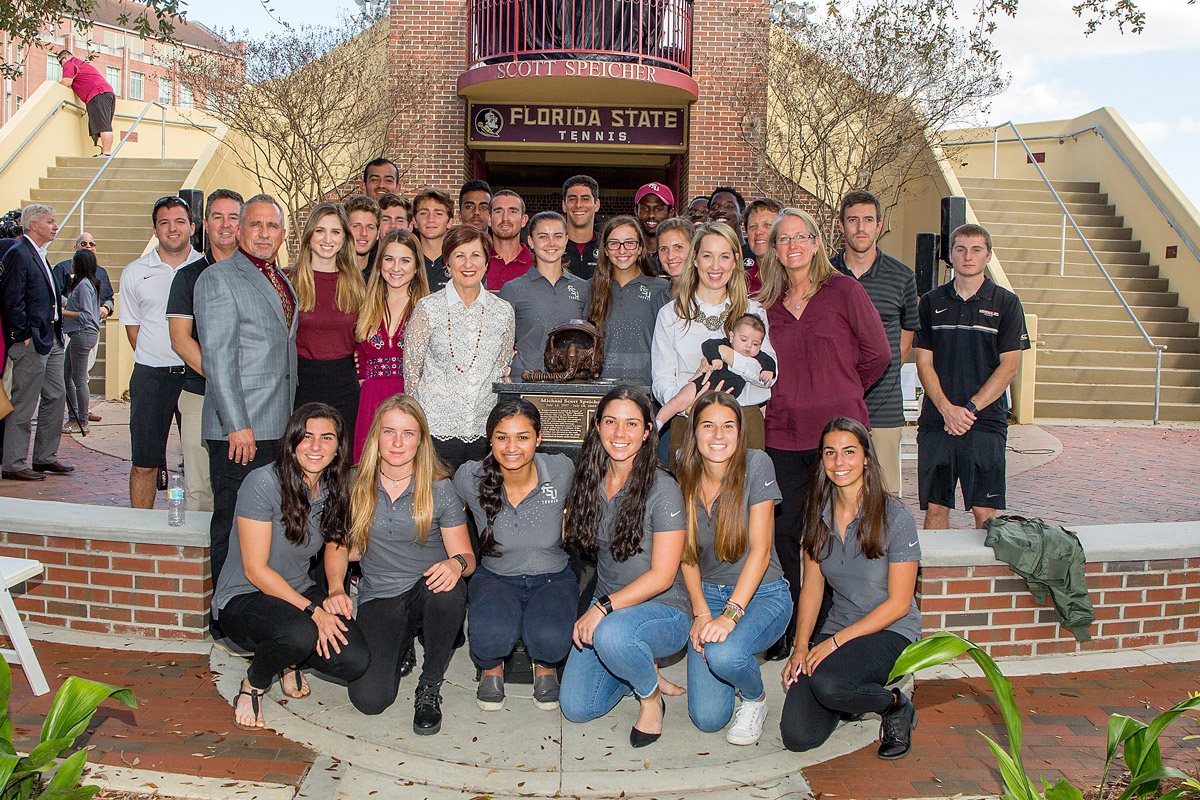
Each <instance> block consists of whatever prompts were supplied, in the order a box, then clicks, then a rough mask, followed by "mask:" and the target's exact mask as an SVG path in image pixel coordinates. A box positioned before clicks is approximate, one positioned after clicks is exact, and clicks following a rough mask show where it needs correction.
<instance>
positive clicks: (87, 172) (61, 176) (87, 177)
mask: <svg viewBox="0 0 1200 800" xmlns="http://www.w3.org/2000/svg"><path fill="white" fill-rule="evenodd" d="M191 171H192V168H191V166H190V165H185V166H179V167H159V166H144V167H122V168H120V169H118V168H116V167H109V168H108V169H106V170H104V172H103V174H101V175H100V180H102V181H103V180H106V179H107V178H108V176H109V175H126V176H129V177H130V178H135V179H137V180H144V181H148V180H155V179H159V180H176V178H178V180H181V181H182V180H183V179H184V178H186V177H187V176H188V173H189V172H191ZM99 172H100V170H99V168H97V167H94V166H93V167H50V168H49V169H47V170H46V179H47V180H53V181H83V184H84V186H86V185H87V184H88V183H90V182H91V180H92V178H95V177H96V174H97V173H99Z"/></svg>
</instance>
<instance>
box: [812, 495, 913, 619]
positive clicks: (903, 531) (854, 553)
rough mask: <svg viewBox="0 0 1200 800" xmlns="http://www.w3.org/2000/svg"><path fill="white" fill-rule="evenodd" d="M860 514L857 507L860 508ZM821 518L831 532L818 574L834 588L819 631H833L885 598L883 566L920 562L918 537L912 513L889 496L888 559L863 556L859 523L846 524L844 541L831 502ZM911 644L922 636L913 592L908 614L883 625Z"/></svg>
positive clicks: (859, 616)
mask: <svg viewBox="0 0 1200 800" xmlns="http://www.w3.org/2000/svg"><path fill="white" fill-rule="evenodd" d="M860 514H861V511H860ZM825 518H826V521H827V522H828V523H829V527H830V531H831V535H830V536H829V538H828V539H827V540H826V541H828V542H829V555H827V556H826V557H825V558H823V559H822V560H821V574H822V575H823V576H824V577H825V581H826V583H827V584H828V585H829V586H830V588H832V590H833V607H832V608H831V609H830V610H829V616H828V617H826V619H825V625H824V627H822V628H821V632H822V633H827V634H828V633H837V632H838V631H840V630H841V629H842V628H845V627H846V626H847V625H851V624H853V623H855V622H858V621H859V620H860V619H862V618H863V617H865V616H866V615H867V614H869V613H871V611H873V610H874V609H875V608H876V607H877V606H878V605H879V604H880V603H882V602H883V601H884V600H886V599H887V594H888V566H889V565H890V564H898V563H901V562H905V561H918V562H919V561H920V560H921V540H920V538H919V537H918V536H917V522H916V520H914V519H913V515H912V512H911V511H909V510H908V509H907V508H905V507H904V504H903V503H901V502H900V501H899V500H897V499H896V498H894V497H889V498H888V506H887V522H888V526H887V557H886V558H884V557H880V558H867V557H866V556H864V555H863V554H862V551H861V550H860V549H859V547H858V521H859V518H858V517H855V518H854V520H853V521H852V522H851V523H850V524H849V525H847V526H846V539H845V541H844V542H843V541H842V538H841V537H840V536H839V535H838V532H837V523H836V522H835V521H834V519H833V508H832V504H831V503H826V505H825ZM887 630H889V631H895V632H896V633H898V634H900V635H901V636H903V637H904V638H906V639H908V640H909V641H910V642H915V641H916V640H917V639H919V638H921V612H920V611H918V610H917V599H916V597H915V596H914V597H913V599H912V602H911V603H910V605H909V607H908V613H907V614H905V615H904V616H903V617H901V618H900V619H898V620H896V621H895V622H893V623H892V624H891V625H889V626H887Z"/></svg>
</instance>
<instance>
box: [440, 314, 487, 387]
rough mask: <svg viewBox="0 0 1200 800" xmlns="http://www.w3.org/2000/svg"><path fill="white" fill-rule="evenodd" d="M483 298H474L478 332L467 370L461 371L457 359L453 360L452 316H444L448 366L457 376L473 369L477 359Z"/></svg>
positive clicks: (481, 332) (481, 334)
mask: <svg viewBox="0 0 1200 800" xmlns="http://www.w3.org/2000/svg"><path fill="white" fill-rule="evenodd" d="M482 300H483V298H476V303H478V305H479V330H478V331H476V332H475V351H474V352H473V353H472V354H471V363H470V364H467V368H466V369H463V368H462V367H460V366H459V365H458V362H457V359H455V358H454V333H453V331H451V329H450V318H451V316H452V314H447V315H446V339H447V340H449V343H450V365H451V366H452V367H454V369H455V370H457V371H458V374H459V375H466V374H467V371H468V370H471V369H473V368H474V367H475V359H477V358H479V343H480V342H481V341H482V340H483V302H482Z"/></svg>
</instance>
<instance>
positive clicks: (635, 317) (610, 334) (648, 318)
mask: <svg viewBox="0 0 1200 800" xmlns="http://www.w3.org/2000/svg"><path fill="white" fill-rule="evenodd" d="M669 302H671V282H670V281H668V280H667V279H666V278H648V277H646V276H645V275H638V276H637V277H636V278H634V279H633V280H631V281H630V282H629V283H627V284H625V285H624V286H621V285H620V284H618V283H617V282H616V281H615V280H614V281H613V282H612V297H611V298H610V301H609V314H608V326H607V328H606V330H605V332H604V369H603V370H602V371H601V375H602V376H603V377H605V378H615V379H616V380H618V381H622V382H625V383H632V384H636V385H637V386H650V385H651V383H652V382H653V378H652V377H651V373H650V342H651V340H652V339H653V338H654V322H655V320H657V319H658V310H659V309H660V308H662V307H663V306H665V305H666V304H667V303H669Z"/></svg>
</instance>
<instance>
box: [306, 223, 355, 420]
mask: <svg viewBox="0 0 1200 800" xmlns="http://www.w3.org/2000/svg"><path fill="white" fill-rule="evenodd" d="M288 277H289V279H290V280H291V282H292V287H293V288H294V289H295V290H296V311H297V312H298V313H299V315H300V321H299V324H298V325H297V327H296V355H297V362H296V401H295V407H296V408H299V407H300V406H302V405H304V404H305V403H328V404H329V405H331V406H333V407H334V408H336V409H337V410H338V412H339V413H340V414H341V415H342V419H343V421H344V422H345V423H346V425H347V426H349V425H350V424H351V423H352V422H353V421H354V420H355V419H357V417H358V395H359V388H358V377H357V374H356V372H355V368H354V326H355V324H356V323H357V322H358V309H359V306H361V305H362V302H363V295H364V293H365V289H364V287H363V278H362V272H360V271H359V269H358V266H357V265H356V264H355V261H354V251H353V249H352V247H351V242H350V222H349V220H348V219H347V218H346V210H345V209H344V208H343V207H342V206H341V204H340V203H318V204H317V205H316V206H314V207H313V210H312V211H311V212H310V213H309V215H308V221H307V222H305V224H304V233H303V234H301V236H300V255H299V256H298V257H297V258H296V263H295V265H294V266H293V267H292V269H291V271H290V273H289V275H288Z"/></svg>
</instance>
